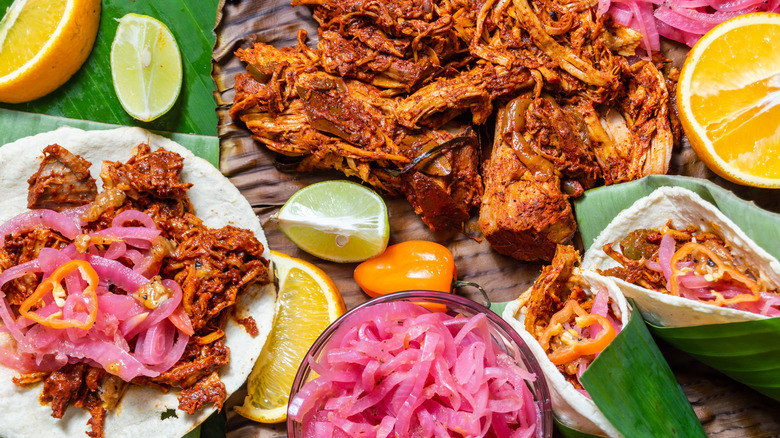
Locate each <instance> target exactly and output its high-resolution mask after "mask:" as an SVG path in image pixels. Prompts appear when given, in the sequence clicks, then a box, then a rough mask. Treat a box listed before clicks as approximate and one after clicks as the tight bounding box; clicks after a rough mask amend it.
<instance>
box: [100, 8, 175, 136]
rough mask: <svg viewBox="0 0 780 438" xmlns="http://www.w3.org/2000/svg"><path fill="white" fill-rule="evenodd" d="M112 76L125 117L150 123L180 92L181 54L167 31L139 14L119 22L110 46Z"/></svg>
mask: <svg viewBox="0 0 780 438" xmlns="http://www.w3.org/2000/svg"><path fill="white" fill-rule="evenodd" d="M111 77H112V79H113V80H114V90H115V91H116V96H117V97H118V98H119V102H120V103H121V104H122V107H123V108H124V109H125V111H127V113H128V114H130V115H131V116H133V118H135V119H137V120H140V121H142V122H149V121H152V120H154V119H156V118H158V117H160V116H161V115H163V114H165V113H166V112H168V110H170V109H171V107H173V104H174V103H175V102H176V99H177V98H178V97H179V92H180V91H181V81H182V69H181V54H180V53H179V46H178V45H177V44H176V39H175V38H174V37H173V34H172V33H171V31H170V29H168V27H167V26H166V25H165V24H163V23H162V22H161V21H159V20H157V19H155V18H152V17H149V16H146V15H138V14H127V15H125V16H124V17H122V18H121V19H120V20H119V26H118V27H117V29H116V36H115V37H114V42H113V43H112V44H111Z"/></svg>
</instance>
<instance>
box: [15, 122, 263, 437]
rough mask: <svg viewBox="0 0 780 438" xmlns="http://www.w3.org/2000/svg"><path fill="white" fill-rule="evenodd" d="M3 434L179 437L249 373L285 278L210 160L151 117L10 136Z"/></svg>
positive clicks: (250, 215)
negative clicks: (131, 123)
mask: <svg viewBox="0 0 780 438" xmlns="http://www.w3.org/2000/svg"><path fill="white" fill-rule="evenodd" d="M0 166H2V167H1V168H2V171H0V191H1V192H2V193H3V198H2V200H0V321H1V322H0V436H3V437H5V438H13V437H23V436H34V435H42V434H43V435H45V436H47V437H58V436H80V435H82V434H84V433H85V432H86V433H87V435H89V436H93V437H99V436H105V437H138V436H155V437H176V438H178V437H180V436H182V435H184V434H185V433H187V432H188V431H189V430H191V429H192V428H194V427H195V426H196V425H198V424H199V423H200V422H202V421H203V420H204V419H205V418H206V417H208V416H209V415H210V414H211V413H212V412H213V411H214V410H215V409H219V408H221V406H222V404H223V403H224V402H225V400H226V399H227V397H228V396H229V395H230V394H231V393H232V392H233V391H235V390H236V389H238V387H239V386H240V385H241V384H243V382H244V381H245V380H246V377H247V376H248V374H249V373H250V372H251V370H252V366H253V364H254V362H255V360H256V358H257V356H258V355H259V353H260V351H261V349H262V347H263V345H264V343H265V339H266V338H267V335H268V333H269V331H270V328H271V325H272V322H273V317H274V312H275V306H276V292H275V289H274V287H273V284H272V278H271V276H272V272H271V270H270V269H269V251H268V248H267V246H268V245H267V242H266V240H265V237H264V234H263V230H262V228H261V226H260V223H259V220H258V218H257V216H256V215H255V214H254V212H253V210H252V208H251V206H250V205H249V203H248V202H247V201H246V200H245V199H244V198H243V197H242V196H241V194H240V193H239V191H238V190H237V189H236V188H235V187H234V186H233V185H232V184H231V183H230V182H229V181H228V180H227V178H225V177H224V176H223V175H222V174H221V173H220V172H219V171H218V170H217V169H215V168H214V167H213V166H212V165H211V164H209V163H208V162H206V161H205V160H202V159H200V158H198V157H195V156H194V155H193V154H192V153H191V152H190V151H189V150H187V149H185V148H184V147H182V146H180V145H178V144H177V143H175V142H173V141H171V140H169V139H166V138H164V137H160V136H157V135H154V134H151V133H149V132H147V131H144V130H142V129H139V128H120V129H115V130H107V131H82V130H79V129H73V128H61V129H58V130H55V131H51V132H48V133H44V134H39V135H36V136H32V137H27V138H23V139H21V140H18V141H16V142H14V143H11V144H8V145H5V146H3V147H2V148H0Z"/></svg>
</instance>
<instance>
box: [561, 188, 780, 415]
mask: <svg viewBox="0 0 780 438" xmlns="http://www.w3.org/2000/svg"><path fill="white" fill-rule="evenodd" d="M660 186H682V187H685V188H688V189H691V190H693V191H695V192H697V193H698V194H699V195H700V196H702V198H704V199H705V200H707V201H708V202H711V203H712V204H713V205H715V206H716V207H718V208H719V209H720V210H721V211H722V212H723V213H724V214H726V216H728V217H729V218H730V219H731V220H732V221H734V223H736V224H737V225H738V226H739V227H740V228H741V229H742V230H743V231H744V232H745V233H746V234H747V235H748V236H749V237H750V238H751V239H753V240H754V241H755V242H756V244H758V245H760V246H761V247H763V248H764V249H765V250H767V251H768V252H769V253H770V254H772V255H773V256H774V257H780V215H777V214H775V213H771V212H768V211H766V210H763V209H761V208H759V207H757V206H756V205H755V204H754V203H752V202H747V201H744V200H742V199H739V198H738V197H737V196H735V195H734V194H733V193H731V192H730V191H728V190H726V189H723V188H721V187H719V186H717V185H715V184H713V183H711V182H709V181H705V180H700V179H693V178H685V177H677V176H651V177H647V178H643V179H641V180H638V181H634V182H631V183H625V184H620V185H616V186H611V187H604V188H601V189H596V190H591V191H588V192H587V193H586V194H585V196H584V197H583V198H582V199H581V200H579V201H577V202H576V203H575V211H576V214H577V219H578V221H579V224H580V232H581V234H582V241H583V244H584V245H585V247H586V249H587V248H588V247H589V246H590V244H591V243H592V242H593V241H594V240H595V238H596V237H597V236H598V234H599V233H600V232H601V230H602V229H604V228H605V227H606V226H607V224H608V223H609V222H610V221H611V220H612V218H613V217H614V216H615V215H616V214H617V213H619V212H620V211H621V210H622V209H624V208H626V207H628V206H630V205H631V204H633V202H634V201H636V200H637V199H639V198H641V197H644V196H646V195H649V194H650V193H651V192H652V191H653V190H655V189H656V188H658V187H660ZM648 325H649V326H650V330H651V331H652V333H653V335H655V336H657V337H658V338H660V339H663V340H664V341H666V342H668V343H669V344H670V345H672V346H674V347H676V348H678V349H679V350H682V351H685V352H686V353H689V354H690V355H692V356H693V357H695V358H697V359H698V360H699V361H701V362H702V363H704V364H706V365H709V366H711V367H712V368H714V369H716V370H718V371H720V372H722V373H723V374H725V375H727V376H729V377H731V378H732V379H734V380H736V381H738V382H741V383H743V384H745V385H748V386H750V387H751V388H753V389H755V390H756V391H759V392H761V393H763V394H765V395H767V396H769V397H771V398H773V399H775V400H779V401H780V362H778V357H780V318H771V319H764V320H757V321H745V322H734V323H728V324H708V325H699V326H691V327H658V326H655V325H652V324H648Z"/></svg>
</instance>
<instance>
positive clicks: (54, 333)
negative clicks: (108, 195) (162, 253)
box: [0, 209, 193, 381]
mask: <svg viewBox="0 0 780 438" xmlns="http://www.w3.org/2000/svg"><path fill="white" fill-rule="evenodd" d="M82 210H83V209H72V211H69V212H68V214H60V213H56V212H54V211H51V210H35V211H32V212H28V213H24V214H22V215H19V216H17V217H15V218H13V219H11V221H9V222H7V223H6V224H4V225H3V226H0V233H4V234H3V236H7V235H8V234H12V233H20V232H25V231H29V230H31V229H32V228H34V227H37V226H45V227H48V228H51V229H53V230H55V231H58V232H60V233H61V234H62V235H63V236H65V237H67V238H70V239H74V238H75V237H76V236H78V235H79V234H80V233H81V229H80V226H78V225H76V223H77V222H80V219H79V216H80V214H81V213H82ZM128 222H138V223H141V224H142V225H143V226H141V227H138V226H125V225H126V224H127V223H128ZM113 225H115V226H113V227H111V228H108V229H105V230H102V231H98V232H96V233H93V235H104V236H110V237H112V238H116V239H118V240H117V241H116V242H113V243H112V244H111V245H109V248H108V249H107V250H98V249H97V247H95V246H94V245H92V246H91V247H90V248H89V250H88V251H87V253H86V254H81V253H79V252H78V251H77V250H76V247H75V245H74V244H70V245H68V246H66V247H65V248H64V249H62V250H57V249H53V248H42V249H41V251H40V253H39V258H38V259H37V260H34V261H31V262H27V263H23V264H20V265H17V266H14V267H11V268H9V269H6V270H5V271H3V272H2V273H0V288H2V286H3V285H4V284H5V283H7V282H8V281H11V280H13V279H15V278H18V277H20V276H22V275H25V274H28V273H35V272H42V273H43V275H44V276H48V275H50V274H51V272H53V271H54V270H56V269H57V268H58V267H59V266H61V265H63V264H65V263H68V262H69V261H71V260H74V259H80V260H86V261H87V262H89V263H90V265H91V266H92V267H93V269H95V271H96V272H97V274H98V277H99V278H100V281H99V283H98V288H97V290H96V292H97V307H98V310H99V311H98V316H97V318H96V320H95V323H94V324H93V325H92V327H91V328H90V329H79V328H72V327H71V328H66V329H57V328H52V327H47V326H43V325H40V324H37V323H35V322H34V321H32V320H30V319H28V318H19V319H18V320H17V319H16V318H15V317H14V314H13V312H12V310H11V308H10V306H9V304H8V301H7V300H6V299H5V294H4V293H3V292H2V289H0V319H2V323H3V325H2V326H0V330H5V331H8V332H9V333H10V334H11V336H12V337H13V338H14V339H15V341H16V342H15V343H14V342H10V343H4V344H2V345H0V363H2V364H4V365H6V366H9V367H12V368H14V369H17V370H19V371H22V372H32V371H53V370H55V369H58V368H60V367H62V366H63V365H65V364H66V363H68V362H74V361H83V362H87V363H90V364H92V365H93V366H101V367H103V368H104V369H106V370H107V371H108V372H110V373H112V374H115V375H117V376H119V377H121V378H122V379H124V380H127V381H129V380H131V379H133V378H135V377H137V376H148V377H154V376H157V375H159V374H160V373H162V372H164V371H166V370H168V369H170V367H172V366H173V365H174V364H175V363H176V362H178V361H179V359H180V358H181V356H182V354H183V353H184V350H185V349H186V347H187V343H188V341H189V337H190V336H191V335H192V334H193V329H192V324H191V322H190V320H189V317H188V316H187V314H186V313H184V311H183V310H182V308H181V306H180V303H181V300H182V291H181V288H180V287H179V286H178V284H176V282H174V281H173V280H163V284H164V285H165V286H166V287H167V288H169V289H171V290H172V291H173V295H172V296H171V297H170V298H169V299H167V300H166V301H164V302H163V303H161V304H160V305H159V306H158V307H157V309H154V310H149V309H146V308H145V307H143V306H142V305H141V304H140V303H139V302H138V301H137V300H136V299H135V298H133V297H132V296H130V295H125V294H123V293H122V292H125V293H127V294H132V293H134V292H136V291H137V290H138V289H139V288H140V287H141V286H143V285H145V284H146V283H148V282H149V279H148V278H146V277H145V276H144V275H142V274H141V273H139V272H137V271H135V270H134V269H133V268H131V267H128V266H126V265H125V264H124V263H123V262H121V261H119V260H118V259H120V258H122V259H125V260H131V262H132V263H133V266H135V265H140V264H144V263H146V259H148V258H151V254H146V255H144V254H141V253H140V252H139V251H138V250H137V249H127V246H128V245H129V246H134V247H135V248H139V249H141V250H145V249H148V248H151V246H152V241H153V240H154V239H156V238H157V237H158V236H159V235H160V231H159V230H157V229H156V228H155V227H154V221H152V220H151V218H150V217H149V216H148V215H146V214H144V213H142V212H139V211H134V210H128V211H125V212H123V213H120V214H119V215H117V217H116V218H115V220H114V224H113ZM4 240H5V239H4V238H3V241H4ZM147 253H150V251H147ZM146 265H151V264H150V263H146ZM156 269H159V267H157V268H156ZM150 271H151V269H150ZM149 273H150V274H151V275H156V274H157V272H156V271H155V272H149ZM63 282H64V287H65V290H66V291H67V294H66V297H65V299H64V304H63V302H60V303H59V304H58V303H57V302H56V301H55V300H54V299H53V298H52V296H51V295H46V296H45V297H44V299H43V306H42V307H40V308H39V309H37V310H36V313H38V314H40V315H44V316H46V315H50V314H53V313H55V312H59V311H62V312H63V314H64V315H65V316H66V317H68V318H75V319H78V318H81V317H82V314H83V313H84V309H85V308H86V307H87V302H86V300H87V298H86V296H85V295H82V294H81V290H83V288H84V287H85V286H86V283H85V282H84V281H83V280H82V279H81V278H80V277H79V276H78V275H75V274H74V275H67V276H65V278H64V279H63ZM109 285H115V286H117V287H118V288H119V289H120V290H112V291H111V292H109V290H108V287H109ZM115 292H117V293H115ZM92 299H94V298H92ZM60 306H62V307H60ZM136 336H137V339H136V340H135V342H134V343H133V339H135V338H136ZM14 344H15V345H14ZM132 344H134V345H135V347H134V348H131V347H130V345H132Z"/></svg>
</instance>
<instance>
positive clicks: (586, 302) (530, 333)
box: [502, 245, 630, 437]
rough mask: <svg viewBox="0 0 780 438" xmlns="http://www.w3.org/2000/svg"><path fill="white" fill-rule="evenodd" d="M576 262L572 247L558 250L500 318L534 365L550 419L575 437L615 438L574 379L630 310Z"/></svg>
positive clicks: (611, 287)
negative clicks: (547, 395) (540, 373)
mask: <svg viewBox="0 0 780 438" xmlns="http://www.w3.org/2000/svg"><path fill="white" fill-rule="evenodd" d="M579 261H580V258H579V254H578V253H577V251H576V250H575V249H574V247H572V246H564V245H558V247H557V249H556V252H555V256H554V257H553V260H552V262H551V264H550V265H549V266H546V267H544V268H543V269H542V272H541V274H540V275H539V278H538V279H537V280H536V281H535V282H534V284H533V286H532V287H531V288H530V289H528V290H527V291H525V292H524V293H522V294H521V295H520V297H519V298H518V299H517V300H515V301H512V302H510V303H508V304H507V306H506V308H505V309H504V312H503V314H502V316H503V318H504V319H505V320H506V321H508V322H509V324H510V325H511V326H512V327H513V328H514V329H515V330H516V331H517V332H518V333H519V334H520V336H521V337H522V338H523V340H524V341H525V342H526V344H527V345H528V347H529V348H530V349H531V352H532V353H533V354H534V356H535V357H536V360H537V361H538V362H539V365H540V367H541V368H542V371H543V372H544V375H545V377H546V379H547V384H548V386H549V388H550V394H551V397H552V406H553V412H554V414H555V418H556V419H557V420H558V421H559V422H560V423H562V424H563V425H564V426H567V427H569V428H571V429H575V430H578V431H581V432H585V433H588V434H592V435H598V436H609V437H620V436H621V435H620V433H619V432H618V431H617V430H616V429H615V427H614V426H613V425H612V424H611V423H610V422H609V420H608V419H607V418H606V417H605V416H604V414H602V413H601V411H600V410H599V409H598V407H597V406H596V404H595V403H594V402H593V401H592V400H591V399H590V397H589V396H588V394H587V391H585V389H584V388H583V386H582V384H581V383H580V380H579V378H580V376H581V375H582V373H584V372H585V370H586V369H587V368H588V366H589V365H590V363H591V362H592V361H593V360H594V359H595V358H596V357H597V356H598V355H599V353H600V352H601V351H602V350H604V348H606V347H607V346H608V345H609V343H610V342H611V341H612V340H613V339H615V337H616V336H617V335H618V334H619V333H620V331H621V329H622V328H623V327H624V326H625V325H626V324H627V323H628V321H629V317H630V310H629V307H628V304H627V303H626V300H625V298H624V297H623V295H622V294H621V292H620V290H619V289H618V288H617V286H616V285H615V283H614V282H613V281H612V280H611V279H609V278H606V277H602V276H600V275H598V274H596V273H594V272H589V271H585V270H582V269H580V268H578V267H577V265H578V264H579Z"/></svg>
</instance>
